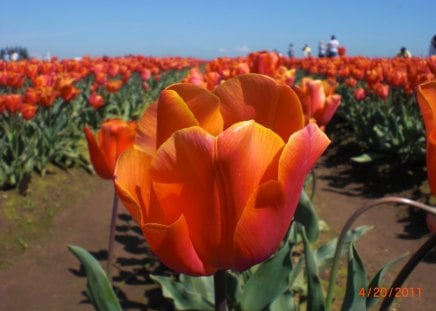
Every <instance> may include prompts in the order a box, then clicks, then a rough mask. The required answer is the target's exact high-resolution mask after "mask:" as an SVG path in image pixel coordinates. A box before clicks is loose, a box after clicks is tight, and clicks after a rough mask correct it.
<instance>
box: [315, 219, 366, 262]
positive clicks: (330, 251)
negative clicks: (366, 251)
mask: <svg viewBox="0 0 436 311" xmlns="http://www.w3.org/2000/svg"><path fill="white" fill-rule="evenodd" d="M372 228H374V226H368V225H365V226H360V227H357V228H355V229H352V230H350V231H348V233H347V235H346V236H345V241H344V246H343V251H342V254H343V253H344V252H345V249H347V248H348V245H349V244H350V243H351V242H354V241H356V240H357V239H359V238H360V237H361V236H362V235H364V234H365V233H367V232H368V231H369V230H371V229H372ZM337 243H338V238H334V239H332V240H330V241H328V242H327V243H326V244H324V245H322V246H320V247H319V248H318V249H317V250H316V251H315V257H316V261H317V263H318V269H319V270H323V269H324V268H325V267H327V266H329V265H331V261H332V260H333V257H334V254H335V251H336V245H337Z"/></svg>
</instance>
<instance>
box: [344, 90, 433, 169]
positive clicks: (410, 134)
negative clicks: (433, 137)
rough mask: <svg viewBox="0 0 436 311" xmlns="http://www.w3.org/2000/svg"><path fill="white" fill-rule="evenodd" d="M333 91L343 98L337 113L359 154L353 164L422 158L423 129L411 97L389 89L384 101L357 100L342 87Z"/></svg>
mask: <svg viewBox="0 0 436 311" xmlns="http://www.w3.org/2000/svg"><path fill="white" fill-rule="evenodd" d="M337 92H339V93H340V94H341V95H342V97H343V100H342V103H341V106H340V108H339V109H338V114H339V115H340V116H341V117H342V118H343V119H344V120H345V121H346V122H347V123H348V124H349V125H350V126H351V128H352V130H353V136H354V139H353V140H354V142H355V143H356V144H357V146H358V147H359V148H360V150H361V153H362V154H361V155H360V156H356V157H355V158H353V160H354V161H356V162H370V161H373V160H375V159H380V158H389V159H392V160H395V161H396V162H399V163H398V164H404V163H415V162H418V161H422V160H423V159H424V156H425V133H424V126H423V121H422V117H421V114H420V111H419V107H418V104H417V102H416V99H415V96H414V95H407V94H405V93H404V91H402V90H400V89H393V90H392V92H391V94H390V95H389V97H388V98H387V99H386V100H382V99H380V98H378V97H377V96H375V95H374V94H369V95H368V96H367V97H366V98H365V99H364V100H362V101H357V100H355V99H354V98H353V96H351V94H350V93H351V90H350V89H349V88H346V87H345V86H342V87H340V88H338V90H337Z"/></svg>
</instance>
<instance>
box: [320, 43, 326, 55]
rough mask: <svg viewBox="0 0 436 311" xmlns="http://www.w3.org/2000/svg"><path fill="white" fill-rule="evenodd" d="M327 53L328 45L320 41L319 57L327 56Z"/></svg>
mask: <svg viewBox="0 0 436 311" xmlns="http://www.w3.org/2000/svg"><path fill="white" fill-rule="evenodd" d="M326 53H327V46H326V45H325V44H324V42H323V41H319V44H318V57H325V56H326Z"/></svg>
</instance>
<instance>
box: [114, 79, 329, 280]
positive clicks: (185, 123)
mask: <svg viewBox="0 0 436 311" xmlns="http://www.w3.org/2000/svg"><path fill="white" fill-rule="evenodd" d="M328 144H329V140H328V138H327V137H326V136H325V134H324V133H323V132H322V131H321V130H320V129H319V128H318V127H317V125H316V124H309V125H307V126H306V127H304V117H303V114H302V109H301V104H300V102H299V100H298V97H297V96H296V94H295V93H294V92H293V91H292V90H291V89H290V88H289V87H287V86H284V85H280V84H278V83H277V82H275V81H274V80H272V79H270V78H268V77H265V76H261V75H256V74H248V75H242V76H238V77H236V78H233V79H230V80H228V81H226V82H224V83H222V84H221V85H219V86H218V87H217V88H216V89H215V90H214V91H213V92H210V91H208V90H206V89H204V88H201V87H198V86H195V85H192V84H176V85H172V86H170V87H169V88H167V89H166V90H164V91H162V92H161V95H160V97H159V99H158V101H157V103H156V104H154V105H153V106H151V107H150V108H149V110H147V111H146V113H145V114H144V115H143V117H142V119H141V120H140V122H139V125H138V134H137V137H136V142H135V146H134V148H132V149H129V150H128V151H126V152H125V153H123V154H122V155H121V156H120V158H119V160H118V162H117V165H116V169H115V188H116V191H117V194H118V195H119V197H120V199H121V200H122V201H123V203H124V205H125V206H126V208H127V209H128V210H129V212H130V214H131V215H132V217H133V218H134V219H135V221H136V222H137V223H138V224H139V225H140V227H141V229H142V231H143V233H144V236H145V237H146V239H147V241H148V243H149V245H150V247H151V249H152V250H153V251H154V252H155V254H156V255H157V256H158V257H159V258H160V259H161V260H162V262H163V263H164V264H166V265H167V266H168V267H170V268H172V269H174V270H175V271H177V272H181V273H186V274H190V275H210V274H212V273H214V272H216V271H217V270H223V269H234V270H238V271H242V270H245V269H248V268H249V267H251V266H252V265H254V264H256V263H259V262H261V261H263V260H265V259H267V258H268V257H269V256H271V255H272V254H273V253H274V252H275V251H276V250H277V248H278V246H279V245H280V242H281V241H282V239H283V237H284V235H285V233H286V231H287V229H288V228H289V225H290V222H291V220H292V217H293V215H294V212H295V209H296V205H297V203H298V200H299V198H300V194H301V190H302V187H303V182H304V178H305V176H306V174H307V172H308V171H309V170H310V169H311V167H312V166H313V165H314V163H315V162H316V160H317V159H318V158H319V156H320V155H321V154H322V153H323V151H324V150H325V148H326V147H327V145H328Z"/></svg>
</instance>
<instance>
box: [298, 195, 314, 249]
mask: <svg viewBox="0 0 436 311" xmlns="http://www.w3.org/2000/svg"><path fill="white" fill-rule="evenodd" d="M294 219H295V220H296V221H297V222H299V223H300V224H302V225H303V226H304V228H305V230H306V234H307V238H308V239H309V241H310V242H311V243H312V242H315V241H316V240H317V239H318V236H319V225H318V215H317V214H316V211H315V208H314V206H313V204H312V202H311V201H310V199H309V197H308V196H307V194H306V191H304V190H303V191H302V192H301V197H300V201H299V202H298V206H297V209H296V211H295V215H294Z"/></svg>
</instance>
